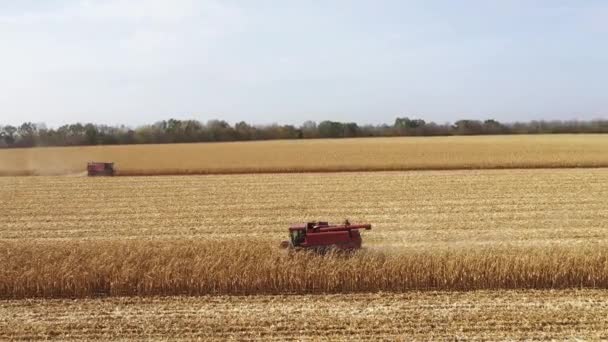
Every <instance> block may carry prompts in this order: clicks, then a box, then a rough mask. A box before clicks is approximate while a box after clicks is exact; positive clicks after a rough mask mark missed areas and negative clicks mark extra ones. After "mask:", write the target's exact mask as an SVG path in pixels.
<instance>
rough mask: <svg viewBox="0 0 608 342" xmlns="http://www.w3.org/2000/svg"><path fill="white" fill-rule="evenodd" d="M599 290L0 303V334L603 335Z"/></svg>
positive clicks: (605, 298) (605, 315) (605, 314)
mask: <svg viewBox="0 0 608 342" xmlns="http://www.w3.org/2000/svg"><path fill="white" fill-rule="evenodd" d="M607 331H608V292H607V291H604V290H556V291H531V290H526V291H473V292H435V291H429V292H414V291H412V292H408V293H405V294H389V293H377V294H345V295H314V296H308V295H304V296H297V295H290V296H203V297H186V296H182V297H134V298H125V297H118V298H109V299H108V298H106V299H79V300H72V299H69V300H46V299H42V300H41V299H36V300H10V301H0V339H1V340H46V339H60V340H62V341H65V340H75V341H83V340H115V339H117V338H118V337H120V338H122V339H127V340H166V339H169V338H170V339H172V340H176V339H178V340H182V339H184V340H260V341H268V340H276V341H286V340H302V339H307V340H308V339H310V340H320V339H327V340H331V341H336V340H345V341H352V340H353V337H355V339H357V340H359V339H360V340H366V341H369V340H383V341H386V340H403V339H407V340H425V341H426V340H438V339H440V340H448V339H449V340H453V339H455V338H457V339H481V340H551V339H559V340H573V339H578V340H606V339H608V333H607Z"/></svg>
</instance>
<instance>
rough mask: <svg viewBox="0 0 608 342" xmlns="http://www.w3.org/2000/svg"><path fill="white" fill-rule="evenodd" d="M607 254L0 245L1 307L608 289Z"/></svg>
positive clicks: (599, 250) (599, 248) (598, 250)
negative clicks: (28, 301)
mask: <svg viewBox="0 0 608 342" xmlns="http://www.w3.org/2000/svg"><path fill="white" fill-rule="evenodd" d="M606 247H608V245H607V244H599V245H598V244H588V245H584V246H579V247H578V248H568V247H539V248H531V247H530V248H520V247H510V246H503V247H501V248H487V249H479V248H477V249H456V250H454V249H445V250H428V251H407V250H405V251H401V252H396V251H391V252H381V251H363V252H360V253H356V254H354V255H342V254H331V253H330V254H329V255H324V256H319V255H316V254H312V253H295V254H292V255H289V254H287V253H285V251H281V250H278V249H277V248H275V247H274V246H273V245H272V244H269V243H263V242H261V241H246V240H235V241H217V242H212V241H208V242H201V241H158V242H153V241H127V242H120V241H83V242H66V241H63V242H57V241H55V242H23V241H13V242H10V241H9V242H0V264H1V265H3V268H2V269H0V298H5V299H6V298H30V297H39V298H62V297H68V298H78V297H95V296H156V295H208V294H212V295H223V294H232V295H235V294H248V295H252V294H281V293H283V294H294V293H295V294H308V293H348V292H378V291H383V292H404V291H412V290H479V289H561V288H603V289H608V253H607V252H606V250H607V248H606Z"/></svg>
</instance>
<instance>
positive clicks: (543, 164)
mask: <svg viewBox="0 0 608 342" xmlns="http://www.w3.org/2000/svg"><path fill="white" fill-rule="evenodd" d="M607 150H608V136H606V135H589V134H587V135H585V134H580V135H517V136H469V137H463V136H459V137H404V138H366V139H334V140H323V139H319V140H283V141H258V142H230V143H199V144H164V145H129V146H92V147H52V148H27V149H8V150H6V149H5V150H0V175H79V174H82V173H83V172H84V171H85V166H86V163H87V162H88V161H109V162H115V163H116V167H117V169H118V174H119V175H162V174H164V175H172V174H209V173H259V172H263V173H269V172H324V171H381V170H444V169H445V170H458V169H503V168H568V167H587V168H589V167H607V166H608V154H607V153H606V151H607Z"/></svg>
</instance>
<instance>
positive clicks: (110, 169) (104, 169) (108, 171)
mask: <svg viewBox="0 0 608 342" xmlns="http://www.w3.org/2000/svg"><path fill="white" fill-rule="evenodd" d="M87 174H88V175H89V176H114V163H100V162H90V163H87Z"/></svg>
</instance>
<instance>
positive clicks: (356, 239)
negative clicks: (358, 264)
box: [281, 220, 372, 252]
mask: <svg viewBox="0 0 608 342" xmlns="http://www.w3.org/2000/svg"><path fill="white" fill-rule="evenodd" d="M359 229H365V230H370V229H372V225H371V224H350V223H349V222H348V220H347V221H345V222H344V223H343V224H329V223H328V222H308V223H304V224H299V225H295V226H291V227H289V237H290V241H283V242H282V243H281V247H282V248H288V249H290V250H314V251H317V252H325V251H327V250H331V249H335V250H339V251H354V250H358V249H360V248H361V243H362V239H361V233H360V232H359Z"/></svg>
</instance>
